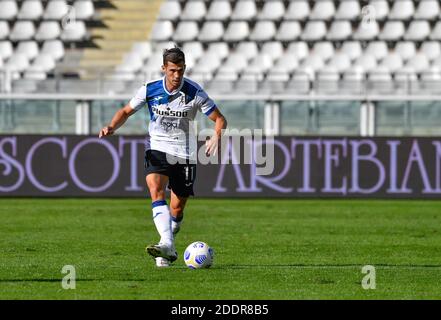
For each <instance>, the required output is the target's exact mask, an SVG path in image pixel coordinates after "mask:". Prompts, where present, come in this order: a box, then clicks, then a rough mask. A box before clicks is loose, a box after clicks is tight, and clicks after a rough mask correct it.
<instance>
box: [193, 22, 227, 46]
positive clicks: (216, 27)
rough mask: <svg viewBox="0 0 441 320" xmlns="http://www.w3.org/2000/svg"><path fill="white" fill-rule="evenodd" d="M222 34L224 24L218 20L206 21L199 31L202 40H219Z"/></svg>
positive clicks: (199, 37)
mask: <svg viewBox="0 0 441 320" xmlns="http://www.w3.org/2000/svg"><path fill="white" fill-rule="evenodd" d="M223 35H224V25H223V24H222V22H220V21H206V22H205V23H204V24H203V26H202V29H201V32H200V33H199V36H198V39H199V41H202V42H211V41H219V40H220V39H222V37H223Z"/></svg>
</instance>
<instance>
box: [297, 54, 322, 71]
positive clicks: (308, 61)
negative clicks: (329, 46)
mask: <svg viewBox="0 0 441 320" xmlns="http://www.w3.org/2000/svg"><path fill="white" fill-rule="evenodd" d="M324 65H325V64H324V61H323V58H322V57H321V56H320V55H319V54H317V53H310V54H309V55H308V56H307V57H306V58H305V59H304V60H303V61H302V62H301V64H300V66H301V67H302V68H304V69H310V70H312V71H314V72H315V71H317V70H319V69H321V68H323V66H324Z"/></svg>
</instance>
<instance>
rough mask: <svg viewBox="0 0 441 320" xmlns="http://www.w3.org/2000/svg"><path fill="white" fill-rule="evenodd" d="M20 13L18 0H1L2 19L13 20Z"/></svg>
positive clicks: (0, 13)
mask: <svg viewBox="0 0 441 320" xmlns="http://www.w3.org/2000/svg"><path fill="white" fill-rule="evenodd" d="M17 14H18V6H17V1H15V0H3V1H0V20H13V19H14V18H15V17H16V16H17Z"/></svg>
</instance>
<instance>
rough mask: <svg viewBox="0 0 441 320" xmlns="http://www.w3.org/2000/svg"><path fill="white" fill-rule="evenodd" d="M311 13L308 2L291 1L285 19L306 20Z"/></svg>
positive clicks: (305, 0) (302, 0)
mask: <svg viewBox="0 0 441 320" xmlns="http://www.w3.org/2000/svg"><path fill="white" fill-rule="evenodd" d="M309 13H310V8H309V3H308V1H307V0H298V1H290V2H289V5H288V8H287V9H286V13H285V15H284V18H285V20H305V19H306V18H307V17H308V16H309Z"/></svg>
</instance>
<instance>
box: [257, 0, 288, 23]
mask: <svg viewBox="0 0 441 320" xmlns="http://www.w3.org/2000/svg"><path fill="white" fill-rule="evenodd" d="M284 14H285V5H284V4H283V1H279V0H274V1H266V2H265V3H264V5H263V8H262V11H261V12H260V13H259V14H258V15H257V19H260V20H272V21H278V20H281V19H282V17H283V15H284Z"/></svg>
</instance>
